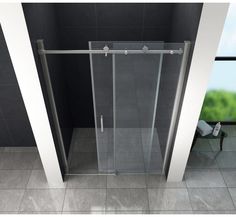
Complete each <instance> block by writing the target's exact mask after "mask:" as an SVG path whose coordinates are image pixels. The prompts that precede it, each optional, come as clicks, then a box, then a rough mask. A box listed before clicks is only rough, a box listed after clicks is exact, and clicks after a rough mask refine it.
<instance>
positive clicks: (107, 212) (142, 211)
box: [106, 210, 150, 215]
mask: <svg viewBox="0 0 236 217" xmlns="http://www.w3.org/2000/svg"><path fill="white" fill-rule="evenodd" d="M149 213H150V212H149V210H133V211H131V210H128V211H124V210H112V211H106V214H109V215H112V214H120V215H125V214H130V215H135V214H149Z"/></svg>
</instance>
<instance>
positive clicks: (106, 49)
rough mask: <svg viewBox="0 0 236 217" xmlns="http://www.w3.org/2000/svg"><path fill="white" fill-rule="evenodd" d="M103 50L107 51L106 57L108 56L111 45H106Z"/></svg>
mask: <svg viewBox="0 0 236 217" xmlns="http://www.w3.org/2000/svg"><path fill="white" fill-rule="evenodd" d="M103 50H104V51H105V57H107V54H108V52H109V47H108V46H107V45H106V46H105V47H104V48H103Z"/></svg>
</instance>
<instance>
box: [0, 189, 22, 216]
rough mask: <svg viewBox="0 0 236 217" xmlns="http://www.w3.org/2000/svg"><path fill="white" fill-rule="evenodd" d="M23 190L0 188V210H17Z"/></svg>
mask: <svg viewBox="0 0 236 217" xmlns="http://www.w3.org/2000/svg"><path fill="white" fill-rule="evenodd" d="M23 195H24V190H0V211H1V212H3V211H4V212H5V211H18V209H19V206H20V202H21V200H22V197H23Z"/></svg>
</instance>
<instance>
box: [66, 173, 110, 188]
mask: <svg viewBox="0 0 236 217" xmlns="http://www.w3.org/2000/svg"><path fill="white" fill-rule="evenodd" d="M67 180H68V181H67V188H106V175H78V176H76V175H75V176H73V175H72V176H68V177H67Z"/></svg>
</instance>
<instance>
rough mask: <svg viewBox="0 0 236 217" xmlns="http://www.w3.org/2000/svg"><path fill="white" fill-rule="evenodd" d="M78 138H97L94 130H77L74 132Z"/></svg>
mask: <svg viewBox="0 0 236 217" xmlns="http://www.w3.org/2000/svg"><path fill="white" fill-rule="evenodd" d="M73 133H76V136H77V138H95V129H94V128H75V129H74V132H73Z"/></svg>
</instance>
